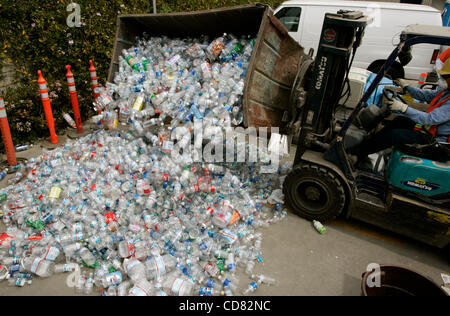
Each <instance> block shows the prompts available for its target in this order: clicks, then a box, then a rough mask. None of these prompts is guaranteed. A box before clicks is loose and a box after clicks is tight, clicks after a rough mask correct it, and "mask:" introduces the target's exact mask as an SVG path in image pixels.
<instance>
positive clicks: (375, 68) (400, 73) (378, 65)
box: [367, 60, 405, 80]
mask: <svg viewBox="0 0 450 316" xmlns="http://www.w3.org/2000/svg"><path fill="white" fill-rule="evenodd" d="M384 63H385V60H377V61H376V62H373V63H372V64H371V65H370V66H369V67H367V70H369V71H371V72H373V73H376V74H377V73H379V72H380V71H381V69H382V68H383V65H384ZM384 76H385V77H386V78H389V79H391V80H395V79H399V78H404V77H405V71H404V69H403V67H402V66H401V65H400V64H399V63H397V62H394V63H393V64H392V65H391V68H389V69H388V71H387V72H386V73H385V74H384Z"/></svg>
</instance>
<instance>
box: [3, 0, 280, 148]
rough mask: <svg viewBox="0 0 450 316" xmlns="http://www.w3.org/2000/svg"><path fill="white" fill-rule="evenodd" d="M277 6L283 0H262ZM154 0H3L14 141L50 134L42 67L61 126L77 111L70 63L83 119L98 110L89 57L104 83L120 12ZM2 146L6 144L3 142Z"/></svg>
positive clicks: (197, 4) (165, 5)
mask: <svg viewBox="0 0 450 316" xmlns="http://www.w3.org/2000/svg"><path fill="white" fill-rule="evenodd" d="M72 2H74V3H77V4H79V6H80V17H81V20H80V22H81V25H80V26H79V27H70V26H68V24H67V18H68V17H69V15H71V14H73V13H74V12H75V11H73V10H69V11H68V10H67V9H68V5H69V4H70V3H72ZM262 2H263V3H266V4H268V5H270V6H271V7H272V8H275V7H276V6H278V5H279V4H280V3H281V2H282V1H271V0H268V1H262ZM152 3H153V1H152V0H127V1H126V0H96V1H91V0H75V1H71V0H28V1H17V0H2V1H0V25H1V27H0V67H1V66H2V65H4V64H6V63H9V64H13V65H14V66H15V68H16V73H15V80H14V84H13V85H12V86H11V87H10V88H8V89H7V90H6V91H5V92H3V93H2V95H1V96H2V97H3V99H4V100H5V103H6V109H7V113H8V120H9V124H10V129H11V134H12V135H13V141H14V143H15V144H16V145H18V144H23V143H25V142H29V141H33V140H35V139H36V138H38V137H48V136H49V131H48V128H47V124H46V121H45V115H44V110H43V107H42V102H41V100H40V94H39V88H38V85H37V78H38V76H37V71H38V70H39V69H40V70H42V74H43V76H44V78H45V79H46V80H47V84H48V88H49V95H50V100H51V104H52V110H53V116H54V118H55V124H56V130H57V133H58V130H60V129H62V128H65V127H66V126H67V125H66V123H65V121H64V120H63V118H62V112H63V111H64V112H68V113H70V114H72V106H71V103H70V97H69V92H68V88H67V80H66V76H65V75H66V69H65V66H66V65H71V70H72V72H73V74H74V76H75V83H76V87H77V94H78V102H79V105H80V110H81V113H82V119H83V121H84V120H86V119H87V118H88V117H89V116H90V115H92V114H93V111H92V102H93V94H92V89H91V86H90V77H89V59H92V60H93V61H94V65H95V67H96V69H97V76H98V77H99V82H100V84H104V83H105V80H106V77H107V73H108V69H109V63H110V60H111V55H112V51H113V46H114V38H115V32H116V20H117V15H118V14H133V13H152V12H153V7H152ZM247 3H249V1H232V0H180V1H173V0H158V1H157V2H156V6H157V11H158V13H169V12H180V11H194V10H205V9H212V8H219V7H226V6H233V5H242V4H247ZM0 150H2V151H3V145H1V146H0Z"/></svg>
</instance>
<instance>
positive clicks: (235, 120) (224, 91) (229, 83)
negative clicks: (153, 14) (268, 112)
mask: <svg viewBox="0 0 450 316" xmlns="http://www.w3.org/2000/svg"><path fill="white" fill-rule="evenodd" d="M137 40H138V42H137V46H134V47H132V48H130V49H128V50H125V49H124V50H123V51H122V56H120V57H119V60H120V62H119V71H118V72H117V74H116V75H115V78H114V83H112V84H111V83H108V84H107V86H106V90H105V89H103V90H102V91H101V92H100V97H99V98H98V99H97V101H98V102H97V104H96V110H97V111H101V114H99V115H97V116H95V117H93V121H94V122H96V123H99V124H100V123H101V122H103V124H106V125H107V126H108V127H109V128H110V129H113V128H115V127H117V123H118V122H121V123H122V124H131V125H134V127H135V128H136V129H137V130H142V127H144V128H145V127H152V126H161V125H162V124H163V122H164V121H165V120H166V119H171V123H170V126H171V127H172V128H173V127H176V126H179V125H180V124H185V123H187V122H190V121H193V118H196V119H197V120H202V121H203V125H204V126H205V127H206V126H221V127H226V126H232V125H233V126H236V125H239V124H241V123H242V121H243V114H242V94H243V92H244V79H245V75H246V73H247V67H248V65H249V61H250V57H251V54H252V51H253V45H254V43H255V40H254V39H249V38H248V37H241V38H237V37H235V36H233V35H227V34H224V35H223V36H221V37H219V38H217V39H214V40H213V41H212V42H211V43H209V41H208V37H206V36H205V37H202V38H199V39H184V40H181V39H169V38H167V37H151V38H147V36H144V39H142V40H141V39H139V38H138V39H137Z"/></svg>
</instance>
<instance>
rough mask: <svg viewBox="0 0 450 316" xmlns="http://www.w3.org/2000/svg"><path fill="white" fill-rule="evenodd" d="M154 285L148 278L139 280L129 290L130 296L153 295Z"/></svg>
mask: <svg viewBox="0 0 450 316" xmlns="http://www.w3.org/2000/svg"><path fill="white" fill-rule="evenodd" d="M153 293H154V290H153V286H152V284H151V283H150V282H148V281H147V280H146V279H140V280H137V281H136V282H135V283H134V286H133V287H132V288H131V289H130V291H129V296H152V295H153Z"/></svg>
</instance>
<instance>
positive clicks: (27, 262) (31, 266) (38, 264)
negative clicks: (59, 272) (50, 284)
mask: <svg viewBox="0 0 450 316" xmlns="http://www.w3.org/2000/svg"><path fill="white" fill-rule="evenodd" d="M21 266H22V267H23V268H24V270H25V271H29V272H32V273H34V274H36V275H37V276H39V277H42V278H46V277H50V276H52V275H53V274H54V272H55V263H54V262H52V261H48V260H45V259H42V258H39V257H26V258H24V259H23V260H22V263H21Z"/></svg>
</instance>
